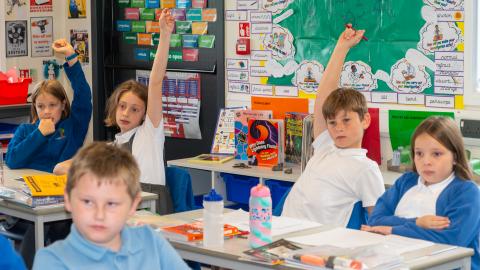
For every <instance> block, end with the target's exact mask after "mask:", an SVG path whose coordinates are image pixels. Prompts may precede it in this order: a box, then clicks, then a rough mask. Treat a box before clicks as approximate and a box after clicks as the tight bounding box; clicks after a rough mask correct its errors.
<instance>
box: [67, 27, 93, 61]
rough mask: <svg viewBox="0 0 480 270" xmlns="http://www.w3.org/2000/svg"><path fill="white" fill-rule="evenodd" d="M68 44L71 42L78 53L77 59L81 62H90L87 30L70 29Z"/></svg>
mask: <svg viewBox="0 0 480 270" xmlns="http://www.w3.org/2000/svg"><path fill="white" fill-rule="evenodd" d="M70 44H72V46H73V49H74V50H75V52H76V53H77V54H78V60H79V61H80V62H81V63H82V64H88V63H90V57H89V52H88V32H87V30H75V29H72V30H70Z"/></svg>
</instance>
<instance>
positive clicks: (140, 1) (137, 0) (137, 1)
mask: <svg viewBox="0 0 480 270" xmlns="http://www.w3.org/2000/svg"><path fill="white" fill-rule="evenodd" d="M131 1H132V2H131V4H130V6H131V7H138V8H143V7H145V0H131Z"/></svg>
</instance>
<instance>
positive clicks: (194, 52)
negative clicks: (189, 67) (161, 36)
mask: <svg viewBox="0 0 480 270" xmlns="http://www.w3.org/2000/svg"><path fill="white" fill-rule="evenodd" d="M182 59H183V61H185V62H196V61H198V49H183V58H182Z"/></svg>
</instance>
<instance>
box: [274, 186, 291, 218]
mask: <svg viewBox="0 0 480 270" xmlns="http://www.w3.org/2000/svg"><path fill="white" fill-rule="evenodd" d="M290 190H292V188H289V189H288V190H287V191H286V192H285V193H284V194H283V196H282V198H281V199H280V201H278V204H277V205H276V206H275V208H274V209H273V211H272V214H273V215H274V216H277V217H278V216H280V215H281V214H282V210H283V204H284V203H285V200H286V199H287V196H288V193H290Z"/></svg>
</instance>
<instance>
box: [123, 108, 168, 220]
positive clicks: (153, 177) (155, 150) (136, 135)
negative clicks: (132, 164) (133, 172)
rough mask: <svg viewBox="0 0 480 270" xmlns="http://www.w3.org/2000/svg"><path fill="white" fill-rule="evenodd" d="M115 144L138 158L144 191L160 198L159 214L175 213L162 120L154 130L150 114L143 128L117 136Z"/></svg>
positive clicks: (158, 202) (142, 125) (158, 203)
mask: <svg viewBox="0 0 480 270" xmlns="http://www.w3.org/2000/svg"><path fill="white" fill-rule="evenodd" d="M114 143H115V145H117V146H119V147H122V148H124V149H126V150H127V151H129V152H130V153H132V155H133V156H134V157H135V160H136V161H137V163H138V167H139V168H140V184H141V186H142V190H143V191H146V192H151V193H155V194H158V195H159V199H158V200H157V212H158V213H160V214H167V213H172V212H173V206H172V200H171V196H170V193H169V192H168V189H167V188H166V186H165V163H164V160H163V151H164V149H163V145H164V143H165V133H164V128H163V120H162V121H160V124H159V125H158V127H157V128H155V127H154V126H153V123H152V121H151V120H150V118H149V117H148V115H146V117H145V121H143V123H142V124H141V125H140V126H138V127H136V128H133V129H131V130H129V131H127V132H124V133H118V134H116V135H115V142H114Z"/></svg>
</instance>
